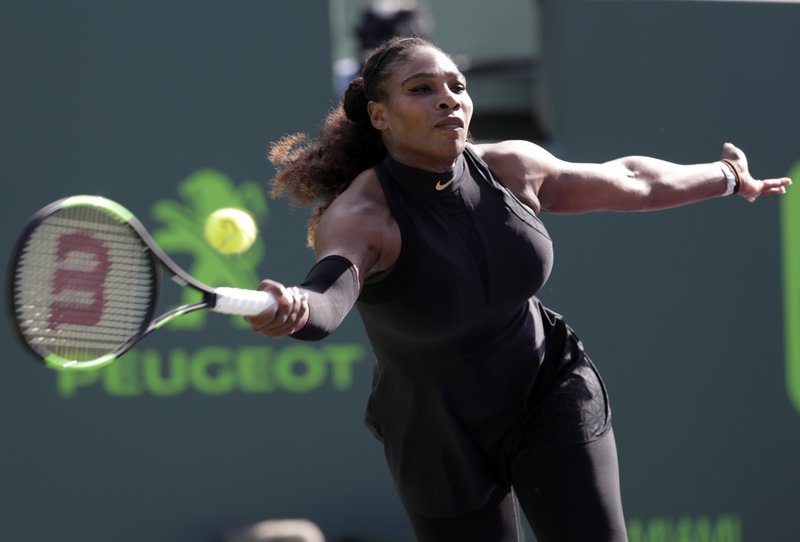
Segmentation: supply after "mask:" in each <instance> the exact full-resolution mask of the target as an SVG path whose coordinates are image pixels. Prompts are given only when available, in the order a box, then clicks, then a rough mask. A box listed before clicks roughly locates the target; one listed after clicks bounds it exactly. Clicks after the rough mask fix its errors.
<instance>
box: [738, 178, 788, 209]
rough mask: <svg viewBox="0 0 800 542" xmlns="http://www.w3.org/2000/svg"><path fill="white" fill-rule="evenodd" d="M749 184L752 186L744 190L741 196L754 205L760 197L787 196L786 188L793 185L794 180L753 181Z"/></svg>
mask: <svg viewBox="0 0 800 542" xmlns="http://www.w3.org/2000/svg"><path fill="white" fill-rule="evenodd" d="M748 184H749V185H751V186H748V189H747V190H743V191H742V192H741V196H742V197H743V198H744V199H746V200H747V201H749V202H750V203H753V202H754V201H756V199H758V198H759V197H760V196H772V195H780V194H785V193H786V187H788V186H789V185H791V184H792V180H791V179H790V178H789V177H781V178H779V179H764V180H763V181H759V180H755V179H753V180H751V181H750V183H748Z"/></svg>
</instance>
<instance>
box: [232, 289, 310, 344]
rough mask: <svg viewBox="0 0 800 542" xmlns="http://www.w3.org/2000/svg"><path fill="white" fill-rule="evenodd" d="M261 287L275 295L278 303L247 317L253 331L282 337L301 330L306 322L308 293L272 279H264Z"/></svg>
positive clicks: (246, 319)
mask: <svg viewBox="0 0 800 542" xmlns="http://www.w3.org/2000/svg"><path fill="white" fill-rule="evenodd" d="M259 289H260V290H264V291H266V292H269V293H271V294H272V295H273V296H275V300H276V301H277V303H276V304H275V306H273V307H271V308H270V309H268V310H266V311H264V312H262V313H261V314H258V315H256V316H249V317H246V318H245V321H246V322H247V323H248V324H250V328H251V329H252V330H253V331H255V332H256V333H260V334H262V335H266V336H268V337H282V336H284V335H290V334H292V333H294V332H296V331H298V330H300V329H301V328H302V327H303V326H304V325H305V324H306V321H307V320H308V294H307V293H305V292H303V291H301V290H300V289H299V288H297V287H286V286H283V285H282V284H280V283H278V282H275V281H271V280H265V281H262V283H261V285H260V287H259Z"/></svg>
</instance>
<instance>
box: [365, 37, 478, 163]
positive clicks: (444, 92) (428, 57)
mask: <svg viewBox="0 0 800 542" xmlns="http://www.w3.org/2000/svg"><path fill="white" fill-rule="evenodd" d="M383 91H384V95H385V98H384V99H383V100H381V101H379V102H370V103H369V113H370V118H371V119H372V124H373V126H375V128H377V129H378V130H380V132H381V136H382V138H383V142H384V145H385V146H386V149H387V150H388V151H389V153H390V154H391V155H392V156H393V157H394V158H395V159H397V160H398V161H400V162H402V163H404V164H407V165H410V166H414V167H418V168H420V169H426V170H430V171H444V170H447V169H449V168H450V167H452V165H453V162H454V161H455V159H456V158H457V157H458V155H460V154H461V152H462V151H463V150H464V145H465V144H466V141H467V135H468V132H469V123H470V120H471V118H472V100H471V99H470V97H469V95H468V94H467V86H466V80H465V78H464V75H463V74H462V73H461V72H459V71H458V68H457V67H456V65H455V64H454V63H453V61H452V60H450V58H449V57H448V56H447V55H445V54H444V53H442V52H441V51H439V50H438V49H434V48H431V47H420V48H418V49H416V50H415V51H413V52H412V53H411V56H410V57H409V58H408V59H407V60H404V61H398V62H397V63H396V64H395V65H394V66H393V67H392V73H391V75H390V76H389V77H388V78H387V79H386V80H385V81H384V83H383Z"/></svg>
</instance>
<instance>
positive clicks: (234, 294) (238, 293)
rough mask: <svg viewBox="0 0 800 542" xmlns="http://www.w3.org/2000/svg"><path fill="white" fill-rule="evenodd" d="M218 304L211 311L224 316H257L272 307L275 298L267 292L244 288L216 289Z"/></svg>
mask: <svg viewBox="0 0 800 542" xmlns="http://www.w3.org/2000/svg"><path fill="white" fill-rule="evenodd" d="M214 293H215V294H217V304H216V305H215V306H214V307H213V308H212V309H211V310H213V311H214V312H221V313H223V314H239V315H241V316H255V315H256V314H259V313H262V312H264V311H265V310H267V309H268V308H270V307H272V306H273V305H274V304H275V303H276V301H275V297H274V296H273V295H272V294H270V293H267V292H261V291H258V290H245V289H243V288H226V287H222V288H216V289H215V290H214Z"/></svg>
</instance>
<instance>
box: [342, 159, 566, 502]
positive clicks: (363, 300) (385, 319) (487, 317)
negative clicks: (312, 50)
mask: <svg viewBox="0 0 800 542" xmlns="http://www.w3.org/2000/svg"><path fill="white" fill-rule="evenodd" d="M376 171H377V173H378V177H379V179H380V182H381V184H382V187H383V190H384V192H385V194H386V199H387V201H388V205H389V207H390V209H391V212H392V214H393V216H394V218H395V220H396V221H397V224H398V226H399V228H400V232H401V236H402V246H401V251H400V256H399V259H398V261H397V263H396V264H395V266H394V267H393V268H392V270H391V271H390V272H389V273H388V274H386V275H384V276H382V277H380V279H379V280H377V281H375V280H370V281H367V284H366V285H365V287H364V289H363V291H362V294H361V296H360V297H359V300H358V303H357V308H358V311H359V313H360V315H361V318H362V320H363V322H364V326H365V329H366V332H367V335H368V336H369V339H370V341H371V343H372V347H373V350H374V353H375V356H376V360H377V363H376V366H375V374H374V382H373V391H372V395H371V396H370V400H369V403H368V407H367V416H366V421H367V425H368V427H369V428H370V429H371V430H372V432H373V433H374V434H375V435H376V436H377V437H378V438H379V439H380V440H381V441H382V442H383V443H384V447H385V451H386V457H387V460H388V463H389V467H390V470H391V472H392V475H393V477H394V480H395V483H396V485H397V488H398V491H399V493H400V496H401V498H402V499H403V502H404V504H405V505H406V506H408V507H409V508H410V509H412V510H414V511H416V512H418V513H420V514H423V515H429V516H450V515H456V514H461V513H464V512H466V511H470V510H475V509H477V508H479V507H481V506H482V505H484V504H485V503H486V502H487V501H488V500H489V499H490V498H491V497H492V495H493V494H495V493H496V492H498V491H507V490H508V487H507V482H505V481H504V478H503V472H502V471H503V467H502V465H501V464H500V462H501V458H500V455H501V450H500V448H501V442H502V439H503V438H504V436H505V435H506V434H507V433H508V432H509V430H510V429H511V427H512V426H513V424H514V422H515V421H517V420H519V419H520V417H521V416H523V415H524V414H525V413H526V411H527V409H528V408H529V403H530V397H531V395H532V394H535V393H537V389H540V388H544V387H546V385H547V382H548V381H549V380H550V379H551V378H552V377H553V375H554V374H555V373H556V371H557V370H558V367H559V365H560V364H561V363H563V353H564V350H565V341H566V340H567V338H566V335H567V330H568V328H566V327H565V326H564V325H563V324H562V323H561V320H560V317H558V315H556V314H554V313H551V312H550V311H548V310H547V309H545V308H544V307H543V306H542V305H541V303H540V302H539V300H538V299H537V298H536V297H534V294H535V293H536V292H537V290H539V288H541V286H542V285H543V284H544V282H545V281H546V280H547V277H548V275H549V273H550V270H551V267H552V261H553V248H552V243H551V240H550V238H549V236H548V234H547V231H546V230H545V227H544V225H543V224H542V223H541V221H540V220H539V219H538V217H537V216H536V215H535V214H534V213H533V212H532V210H531V209H530V208H528V207H527V206H525V205H523V204H522V203H521V202H520V201H518V200H517V198H516V197H515V196H514V195H513V194H512V193H511V192H510V191H509V190H508V189H507V188H506V187H505V186H503V185H502V184H501V183H500V182H499V181H497V180H496V179H495V178H494V176H493V175H492V173H491V171H490V170H489V168H488V166H487V165H486V164H485V163H484V162H483V161H482V160H481V159H480V158H479V157H478V156H477V155H475V154H474V152H473V151H472V150H471V149H470V148H469V147H467V149H466V150H465V152H464V153H463V154H462V155H461V156H460V157H459V159H458V160H457V162H456V163H455V166H454V168H453V169H452V170H451V171H449V172H447V173H445V174H438V173H431V172H426V171H422V170H419V169H416V168H412V167H409V166H405V165H403V164H400V163H398V162H396V161H395V160H393V159H392V158H391V157H387V158H386V160H385V161H384V162H383V163H382V164H380V165H379V166H377V167H376Z"/></svg>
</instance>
